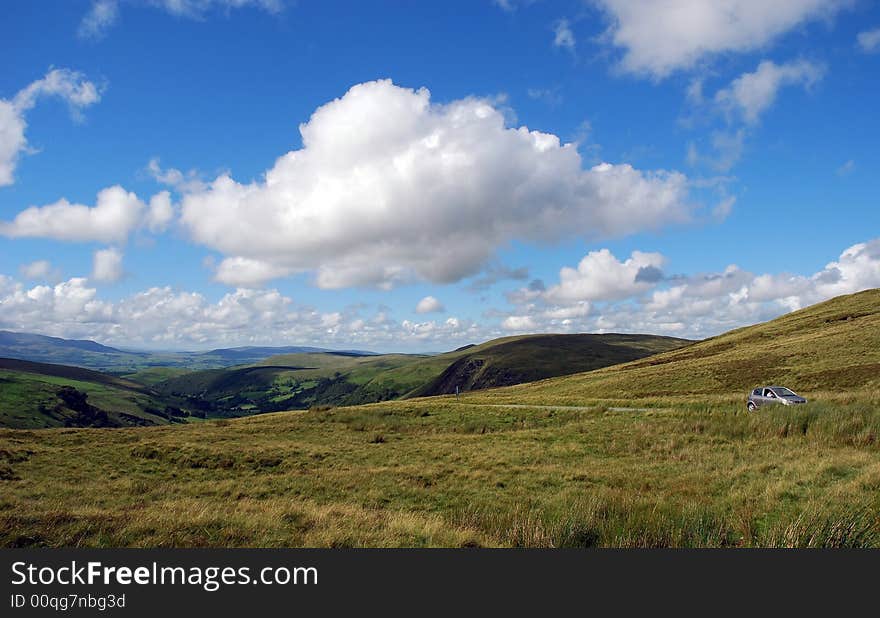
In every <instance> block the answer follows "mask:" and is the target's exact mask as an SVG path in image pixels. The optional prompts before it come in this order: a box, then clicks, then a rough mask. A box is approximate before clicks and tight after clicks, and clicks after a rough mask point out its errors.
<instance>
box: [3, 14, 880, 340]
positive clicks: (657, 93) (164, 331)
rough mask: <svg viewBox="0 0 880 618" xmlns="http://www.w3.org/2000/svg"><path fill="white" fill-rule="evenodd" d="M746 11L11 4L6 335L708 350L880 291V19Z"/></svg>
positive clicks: (6, 53) (6, 93)
mask: <svg viewBox="0 0 880 618" xmlns="http://www.w3.org/2000/svg"><path fill="white" fill-rule="evenodd" d="M729 4H730V6H728V7H727V9H726V10H724V11H722V10H721V9H720V8H719V5H718V3H712V2H701V1H699V0H680V1H679V2H672V3H663V4H662V5H661V4H660V3H653V2H638V1H635V0H595V1H570V2H565V1H560V2H552V1H550V0H545V1H541V0H535V1H531V2H525V1H523V2H517V1H515V0H507V1H506V2H491V1H486V2H478V1H468V2H444V3H439V2H438V3H427V2H425V3H382V2H332V3H326V2H322V3H319V2H309V1H306V0H301V1H299V2H296V3H294V2H284V1H283V0H253V1H247V0H244V1H242V0H237V1H232V0H176V1H174V2H172V1H170V0H167V1H166V0H154V1H149V0H142V1H139V0H130V1H126V0H118V1H113V0H98V1H96V2H94V1H91V0H88V1H86V0H84V1H82V2H75V1H69V2H41V3H33V2H11V3H8V4H7V5H6V7H5V8H6V11H5V13H6V19H4V20H3V22H2V23H0V41H2V43H0V45H2V56H3V57H4V58H6V60H7V61H6V62H5V65H4V70H3V71H2V73H0V221H2V223H0V245H2V247H3V251H2V252H0V328H8V329H12V330H27V331H32V332H42V333H47V334H54V335H61V336H75V337H90V338H95V339H98V340H100V341H106V342H110V343H115V344H119V345H131V346H139V347H150V348H201V347H208V346H213V345H237V344H248V343H277V344H279V345H281V344H295V343H303V344H307V343H308V344H320V345H327V346H329V347H349V346H355V345H356V346H358V347H371V348H373V349H377V350H442V349H447V348H451V347H455V346H457V345H460V344H461V343H466V342H471V341H478V340H483V339H488V338H491V337H495V336H502V335H505V334H515V333H518V332H539V331H546V332H608V331H628V332H634V331H637V332H656V333H663V334H671V335H679V336H686V337H695V338H697V337H705V336H709V335H712V334H716V333H718V332H722V331H724V330H727V329H729V328H732V327H735V326H739V325H743V324H748V323H753V322H756V321H760V320H764V319H769V318H772V317H774V316H776V315H779V314H781V313H784V312H786V311H790V310H792V309H796V308H799V307H802V306H806V305H808V304H811V303H813V302H818V301H820V300H823V299H825V298H828V297H830V296H834V295H837V294H842V293H849V292H854V291H858V290H860V289H865V288H867V287H877V286H880V240H877V239H878V236H880V233H878V230H880V215H878V209H877V198H876V195H877V188H878V187H877V174H876V170H877V169H878V163H880V161H878V153H877V148H876V144H877V143H878V137H880V129H878V123H877V121H876V112H875V110H876V109H877V108H878V85H877V79H876V75H877V70H878V67H880V10H878V7H877V6H876V5H875V4H874V3H869V2H866V1H865V2H858V1H856V2H847V1H842V0H841V1H824V2H819V1H818V0H780V1H779V2H775V3H766V2H756V1H755V0H735V1H733V2H731V3H729ZM377 80H379V81H377ZM382 80H384V81H382ZM389 80H390V81H389ZM420 89H425V90H420ZM313 115H314V116H313ZM300 125H304V126H305V129H304V131H305V133H306V134H308V135H311V138H310V141H309V143H304V140H303V136H302V134H301V132H300ZM520 127H527V128H528V131H533V132H536V133H533V134H531V135H530V134H529V133H528V132H527V131H526V130H525V129H523V130H521V131H518V129H519V128H520ZM548 140H549V141H548ZM565 144H570V145H569V146H565ZM291 152H296V154H294V155H288V153H291ZM285 155H287V156H286V157H285ZM282 157H284V159H281V158H282ZM276 161H277V162H276ZM151 162H152V165H151ZM218 178H226V180H228V185H223V186H222V187H221V186H220V185H221V184H222V183H218V181H217V179H218ZM267 178H268V179H269V180H267ZM110 187H118V189H116V190H111V191H110V192H108V193H107V194H106V195H105V198H104V201H103V202H102V201H101V200H100V199H99V198H97V197H96V196H97V195H98V193H99V192H101V191H102V190H105V189H107V188H110ZM162 192H167V193H162ZM156 196H159V197H156ZM62 198H63V199H64V200H66V202H59V200H62ZM154 198H155V199H154ZM151 200H152V201H151ZM98 228H100V229H98ZM563 269H565V270H563ZM561 271H562V272H561ZM420 301H421V302H420ZM417 307H420V308H421V311H419V310H417Z"/></svg>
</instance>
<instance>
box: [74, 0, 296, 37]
mask: <svg viewBox="0 0 880 618" xmlns="http://www.w3.org/2000/svg"><path fill="white" fill-rule="evenodd" d="M145 4H146V5H147V6H150V7H153V8H156V9H159V10H162V11H165V12H166V13H169V14H170V15H173V16H175V17H187V18H190V19H203V18H204V17H205V16H206V15H207V14H208V13H209V12H211V11H220V12H225V13H229V12H230V11H231V10H233V9H241V8H250V7H253V8H256V9H262V10H264V11H266V12H268V13H278V12H280V11H281V10H282V9H283V8H284V2H283V0H148V1H147V2H146V3H145ZM119 5H120V0H93V2H92V6H91V8H90V9H89V12H88V13H86V15H85V16H84V17H83V18H82V21H81V22H80V24H79V29H78V31H77V33H78V35H79V36H80V37H81V38H91V39H100V38H103V37H104V36H106V34H107V31H108V30H109V29H110V28H111V27H112V26H113V25H115V24H116V22H118V21H119Z"/></svg>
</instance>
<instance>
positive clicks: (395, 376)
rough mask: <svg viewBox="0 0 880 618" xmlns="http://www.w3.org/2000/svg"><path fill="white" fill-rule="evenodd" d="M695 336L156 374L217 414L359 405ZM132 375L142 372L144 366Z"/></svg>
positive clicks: (537, 338)
mask: <svg viewBox="0 0 880 618" xmlns="http://www.w3.org/2000/svg"><path fill="white" fill-rule="evenodd" d="M688 343H690V342H689V341H687V340H684V339H675V338H672V337H657V336H652V335H614V334H610V335H526V336H519V337H505V338H503V339H495V340H493V341H489V342H486V343H483V344H480V345H476V346H465V347H464V348H460V349H458V350H454V351H452V352H447V353H445V354H438V355H435V356H425V355H407V354H383V355H373V356H361V355H358V354H353V353H345V352H342V353H340V352H333V353H305V354H285V355H279V356H272V357H270V358H267V359H266V360H264V361H262V362H261V363H260V364H259V365H254V366H248V367H233V368H229V369H218V370H209V371H197V372H192V373H186V374H183V375H179V376H176V377H171V378H170V379H168V380H165V381H151V382H149V383H150V384H152V385H153V386H154V388H156V389H157V390H158V391H160V392H161V393H163V394H165V395H167V396H172V397H182V398H185V399H186V400H187V401H189V402H190V403H191V404H192V405H202V404H203V405H206V406H209V407H206V408H203V409H206V410H208V411H209V413H211V414H214V415H229V416H239V415H242V414H251V413H255V412H272V411H279V410H287V409H297V408H298V409H302V408H308V407H310V406H313V405H358V404H364V403H373V402H377V401H386V400H390V399H400V398H407V397H418V396H425V395H435V394H442V393H454V392H455V388H456V386H458V387H459V388H460V390H461V391H462V392H464V391H469V390H477V389H484V388H492V387H495V386H504V385H508V384H518V383H521V382H527V381H531V380H538V379H541V378H546V377H550V376H559V375H568V374H572V373H577V372H581V371H587V370H590V369H595V368H598V367H606V366H608V365H611V364H615V363H622V362H626V361H630V360H633V359H636V358H643V357H645V356H648V355H650V354H655V353H657V352H661V351H665V350H670V349H674V348H677V347H680V346H682V345H686V344H688ZM132 377H134V378H137V377H138V374H135V375H133V376H132Z"/></svg>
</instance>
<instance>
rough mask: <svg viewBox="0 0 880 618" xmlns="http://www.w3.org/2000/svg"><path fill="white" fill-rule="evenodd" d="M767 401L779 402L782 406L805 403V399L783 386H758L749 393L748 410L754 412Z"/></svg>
mask: <svg viewBox="0 0 880 618" xmlns="http://www.w3.org/2000/svg"><path fill="white" fill-rule="evenodd" d="M767 403H781V404H782V405H784V406H793V405H797V404H800V403H807V400H806V399H804V398H803V397H801V396H800V395H798V394H797V393H795V392H794V391H793V390H791V389H788V388H785V387H784V386H759V387H758V388H756V389H755V390H753V391H752V392H751V393H749V399H748V403H747V404H746V405H747V406H748V408H749V412H754V411H755V410H757V409H758V408H760V407H761V406H763V405H764V404H767Z"/></svg>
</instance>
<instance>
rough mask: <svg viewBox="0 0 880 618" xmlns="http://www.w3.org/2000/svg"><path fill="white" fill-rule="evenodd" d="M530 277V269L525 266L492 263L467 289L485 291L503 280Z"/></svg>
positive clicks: (519, 279) (521, 279) (517, 279)
mask: <svg viewBox="0 0 880 618" xmlns="http://www.w3.org/2000/svg"><path fill="white" fill-rule="evenodd" d="M528 278H529V269H528V268H526V267H525V266H521V267H519V268H510V267H508V266H505V265H503V264H490V265H489V266H487V267H486V269H485V270H484V271H483V273H482V274H481V275H479V276H478V277H475V278H474V279H473V280H471V281H470V282H469V283H468V284H467V286H466V289H467V290H468V291H470V292H483V291H485V290H488V289H489V288H491V287H492V286H494V285H496V284H497V283H499V282H501V281H505V280H513V281H523V280H525V279H528Z"/></svg>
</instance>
